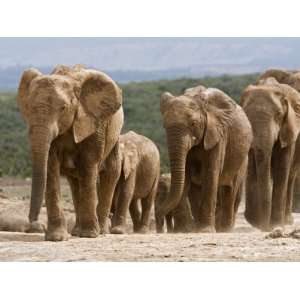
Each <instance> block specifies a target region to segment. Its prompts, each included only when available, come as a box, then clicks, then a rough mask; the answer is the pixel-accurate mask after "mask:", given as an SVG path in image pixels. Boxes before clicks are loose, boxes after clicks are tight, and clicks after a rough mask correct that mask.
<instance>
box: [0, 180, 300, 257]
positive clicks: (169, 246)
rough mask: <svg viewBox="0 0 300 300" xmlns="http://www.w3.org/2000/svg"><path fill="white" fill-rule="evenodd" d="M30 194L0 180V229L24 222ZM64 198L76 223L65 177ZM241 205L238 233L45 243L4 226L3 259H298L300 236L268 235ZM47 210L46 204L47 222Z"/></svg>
mask: <svg viewBox="0 0 300 300" xmlns="http://www.w3.org/2000/svg"><path fill="white" fill-rule="evenodd" d="M29 194H30V181H23V180H17V181H16V180H3V179H1V180H0V229H1V223H2V224H3V223H6V226H11V223H13V222H15V221H16V223H19V224H23V223H26V216H27V214H28V204H29ZM62 197H63V200H64V206H65V213H66V215H67V218H68V219H69V220H70V223H72V220H73V215H74V213H73V207H72V203H71V200H70V192H69V188H68V187H67V186H66V185H65V182H63V188H62ZM242 209H243V208H242V207H241V211H240V212H239V214H238V218H237V223H236V227H235V230H234V232H232V233H226V234H220V233H218V234H156V233H154V230H153V233H150V234H147V235H139V234H132V233H129V234H126V235H105V236H100V237H98V238H96V239H84V238H73V237H72V238H70V240H69V241H67V242H59V243H54V242H45V241H44V237H43V234H27V233H19V232H4V231H0V261H300V251H299V250H300V239H295V238H291V237H288V238H277V239H267V238H266V233H261V232H259V231H258V230H255V229H253V228H251V227H250V225H248V224H247V222H246V221H245V220H244V218H243V214H242ZM45 213H46V212H45V208H44V207H43V209H42V215H41V219H42V220H44V221H45V220H46V215H45ZM294 217H295V225H294V226H293V227H287V228H286V231H287V232H290V231H291V230H292V229H293V228H295V227H300V214H295V215H294ZM7 223H9V224H8V225H7ZM129 223H130V221H129ZM152 228H154V220H152ZM2 229H3V228H2ZM128 231H129V232H131V226H130V225H129V226H128Z"/></svg>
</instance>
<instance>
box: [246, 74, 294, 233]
mask: <svg viewBox="0 0 300 300" xmlns="http://www.w3.org/2000/svg"><path fill="white" fill-rule="evenodd" d="M270 74H272V75H274V74H273V73H270ZM241 105H242V107H243V109H244V111H245V113H246V114H247V116H248V118H249V120H250V123H251V126H252V129H253V135H254V139H253V143H252V145H251V149H250V152H249V167H248V175H247V184H246V209H245V217H246V219H247V221H248V222H249V223H250V224H251V225H252V226H254V227H257V228H259V229H261V230H263V231H268V230H270V229H272V228H273V227H277V226H281V227H283V226H284V224H285V223H291V222H292V215H291V203H289V202H290V201H291V199H292V192H293V186H292V184H291V182H290V181H293V182H294V180H295V176H296V169H297V168H299V167H300V157H298V158H297V156H295V155H294V153H297V152H298V153H300V142H297V143H296V141H297V138H298V134H299V131H300V94H299V93H298V92H297V91H296V90H295V89H294V88H292V87H291V86H289V85H287V84H281V83H278V81H277V79H276V77H265V76H262V77H261V78H260V79H259V82H258V84H257V85H250V86H248V87H247V88H246V89H245V91H244V92H243V94H242V96H241ZM295 146H296V149H298V150H297V151H296V152H295ZM293 173H294V175H293ZM288 195H289V196H288ZM287 198H288V199H287Z"/></svg>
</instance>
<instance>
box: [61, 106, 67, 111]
mask: <svg viewBox="0 0 300 300" xmlns="http://www.w3.org/2000/svg"><path fill="white" fill-rule="evenodd" d="M66 108H67V105H66V104H64V105H63V106H61V107H60V112H64V111H65V109H66Z"/></svg>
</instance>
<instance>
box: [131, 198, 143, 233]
mask: <svg viewBox="0 0 300 300" xmlns="http://www.w3.org/2000/svg"><path fill="white" fill-rule="evenodd" d="M138 200H139V199H133V200H132V201H131V203H130V205H129V212H130V216H131V219H132V223H133V231H134V232H137V231H138V230H139V228H140V225H141V212H140V210H139V205H138Z"/></svg>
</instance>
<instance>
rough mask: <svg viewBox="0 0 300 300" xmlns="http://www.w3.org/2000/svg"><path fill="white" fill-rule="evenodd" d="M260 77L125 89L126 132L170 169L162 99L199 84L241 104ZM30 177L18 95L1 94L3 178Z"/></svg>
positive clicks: (0, 161)
mask: <svg viewBox="0 0 300 300" xmlns="http://www.w3.org/2000/svg"><path fill="white" fill-rule="evenodd" d="M256 78H257V75H255V74H254V75H242V76H228V75H224V76H221V77H216V78H213V77H205V78H202V79H187V78H183V79H178V80H160V81H149V82H140V83H134V82H133V83H129V84H125V85H122V89H123V97H124V110H125V126H124V130H123V131H124V132H126V131H128V130H134V131H136V132H137V133H140V134H143V135H145V136H147V137H149V138H151V139H152V140H153V141H154V142H155V143H156V144H157V145H158V146H159V148H160V152H161V158H162V171H167V169H168V155H167V149H166V144H165V133H164V129H163V127H162V123H161V116H160V111H159V99H160V95H161V94H162V92H164V91H169V92H171V93H173V94H175V95H178V94H181V93H182V92H183V91H184V90H185V89H186V88H188V87H193V86H196V85H199V84H202V85H204V86H209V87H216V88H219V89H221V90H223V91H224V92H225V93H227V94H228V95H230V96H231V97H232V98H233V99H235V100H236V101H237V102H239V97H240V95H241V92H242V90H243V89H244V88H245V87H246V86H247V85H249V84H250V83H253V82H255V80H256ZM30 175H31V161H30V153H29V145H28V139H27V129H26V126H25V123H24V121H23V119H22V118H21V116H20V113H19V109H18V107H17V103H16V93H0V177H1V176H22V177H27V176H30Z"/></svg>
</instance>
